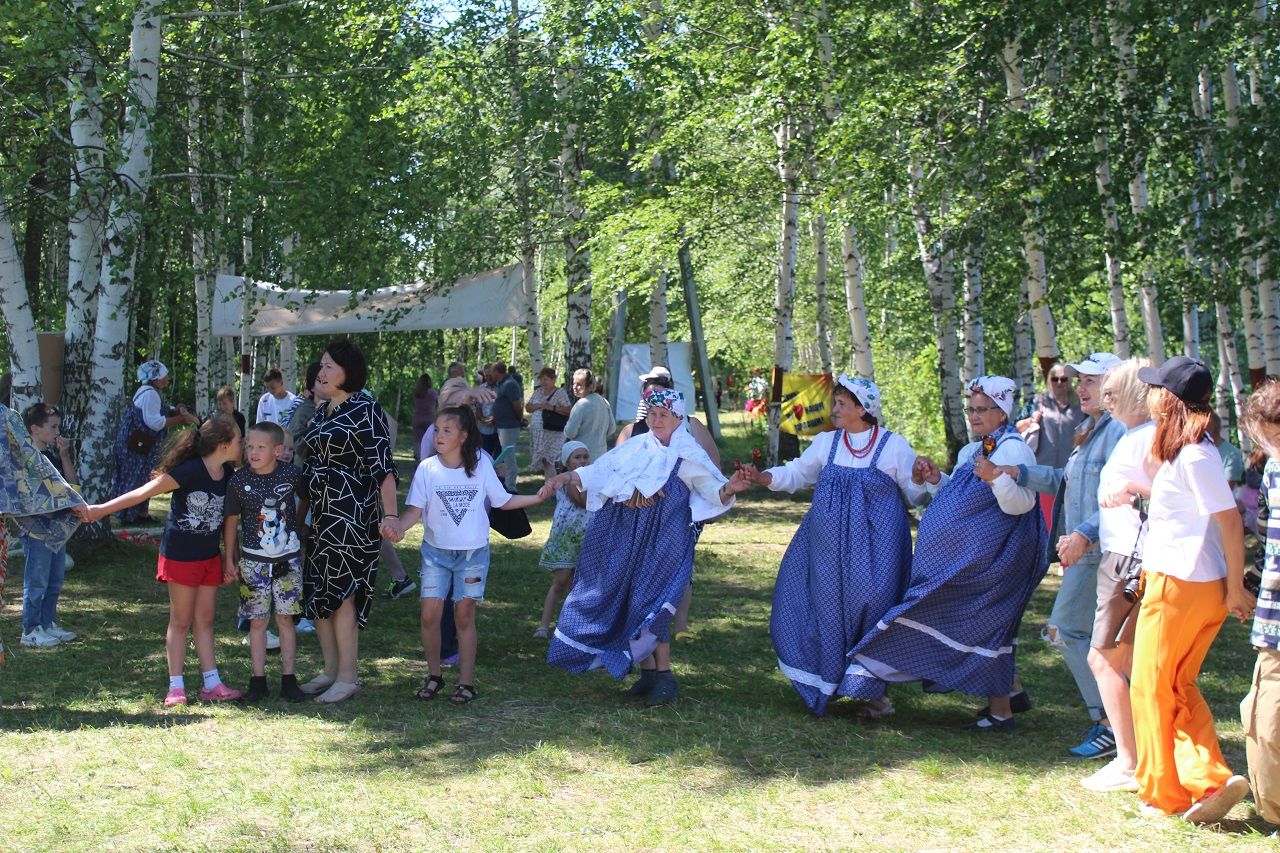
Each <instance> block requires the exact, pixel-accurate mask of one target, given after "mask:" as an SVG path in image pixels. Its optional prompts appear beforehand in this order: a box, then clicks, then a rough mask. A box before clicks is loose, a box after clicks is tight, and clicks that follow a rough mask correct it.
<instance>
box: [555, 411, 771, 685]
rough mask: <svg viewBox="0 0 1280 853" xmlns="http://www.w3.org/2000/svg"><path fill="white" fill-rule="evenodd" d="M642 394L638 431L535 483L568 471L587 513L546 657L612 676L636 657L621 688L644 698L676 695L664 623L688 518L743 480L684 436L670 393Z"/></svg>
mask: <svg viewBox="0 0 1280 853" xmlns="http://www.w3.org/2000/svg"><path fill="white" fill-rule="evenodd" d="M645 403H646V404H648V406H649V415H648V425H649V431H648V432H646V433H645V434H644V435H641V436H637V437H635V438H633V439H631V440H630V441H628V442H626V443H625V444H622V445H619V446H618V447H615V448H614V449H613V450H611V451H609V452H608V453H605V454H604V455H603V456H601V457H600V458H599V459H597V460H596V461H595V462H593V463H591V464H590V465H584V466H583V467H581V468H577V469H575V470H573V471H569V472H567V473H564V474H560V475H557V476H555V477H552V478H551V479H550V480H547V482H546V484H545V485H544V486H543V490H544V491H546V493H547V494H548V495H550V494H552V493H553V492H554V491H555V490H556V489H558V488H560V487H561V486H563V485H565V484H566V483H568V482H569V480H570V479H571V478H572V479H575V480H577V481H578V484H579V485H580V486H581V487H582V489H583V491H585V492H586V495H587V509H588V510H590V511H592V512H594V513H595V514H594V516H593V517H592V520H591V522H590V524H589V525H588V527H587V532H586V535H585V536H584V538H583V540H582V550H581V551H580V552H579V554H578V568H577V574H576V577H575V579H574V585H573V590H572V591H571V592H570V593H569V596H568V598H566V599H565V602H564V606H563V608H562V609H561V611H560V620H559V622H557V623H556V630H555V634H554V635H553V636H552V639H551V645H550V648H548V650H547V662H548V663H551V664H553V665H555V666H558V667H561V668H563V669H566V670H568V671H569V672H585V671H587V670H590V669H599V668H601V667H603V668H604V669H606V670H608V672H609V674H610V675H612V676H613V677H614V678H617V679H621V678H623V677H624V676H625V675H626V674H627V672H629V671H630V670H631V667H632V665H633V664H636V663H638V664H639V665H640V678H639V679H638V680H637V681H636V682H635V684H633V685H632V686H631V687H630V688H629V689H628V690H626V691H625V693H626V694H627V695H629V696H636V697H643V698H644V699H645V704H646V705H650V706H653V705H663V704H666V703H668V702H671V701H672V700H674V699H675V698H676V693H677V688H676V680H675V677H674V676H673V675H672V674H671V639H670V632H669V630H668V629H669V626H670V623H671V617H672V616H673V615H674V614H675V612H676V606H677V605H678V604H679V603H680V596H681V594H682V593H683V592H684V589H685V587H686V586H688V584H689V578H690V577H691V576H692V574H693V544H694V529H693V524H694V523H695V522H698V521H706V520H707V519H710V518H714V517H716V516H718V515H721V514H723V513H724V512H726V511H727V510H728V509H729V508H730V507H731V506H732V505H733V496H734V495H735V494H737V493H738V492H741V491H743V490H744V489H746V488H747V487H748V486H749V485H750V484H749V482H748V480H747V479H746V477H745V475H744V474H742V473H737V474H734V476H733V479H732V480H726V479H725V477H724V475H723V474H721V473H720V470H719V469H718V468H717V467H716V466H715V465H713V464H712V462H711V460H710V459H709V458H708V457H707V454H706V452H705V451H704V450H703V449H702V448H701V447H699V446H698V443H697V442H696V441H694V439H693V436H692V435H690V434H689V430H688V428H687V427H686V426H685V417H684V415H685V411H684V401H683V400H682V399H681V397H680V395H679V393H677V392H675V391H673V390H670V389H667V388H654V389H652V390H651V391H650V392H649V393H648V394H647V395H645Z"/></svg>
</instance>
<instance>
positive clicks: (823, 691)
mask: <svg viewBox="0 0 1280 853" xmlns="http://www.w3.org/2000/svg"><path fill="white" fill-rule="evenodd" d="M842 432H843V431H842ZM891 435H892V433H890V432H889V431H888V430H885V431H884V432H883V434H882V437H881V439H880V441H879V443H878V444H877V446H876V449H875V455H874V456H872V457H871V462H870V465H869V466H868V467H866V468H846V467H844V466H841V465H836V464H835V457H836V450H837V449H838V448H839V447H840V441H841V438H842V436H841V435H839V434H838V435H837V436H836V438H835V440H834V441H832V442H831V452H830V454H829V455H828V457H827V464H826V465H825V466H823V468H822V471H821V472H820V473H819V474H818V482H817V485H816V486H815V488H814V491H813V503H812V505H811V506H810V507H809V511H808V512H807V513H805V517H804V520H803V521H801V522H800V527H799V528H797V530H796V533H795V536H793V537H792V539H791V544H790V545H789V546H787V552H786V554H785V555H784V556H783V558H782V565H781V566H780V567H779V569H778V580H777V583H776V584H775V585H774V588H773V613H772V615H771V616H770V618H769V633H770V634H771V635H772V637H773V648H774V651H775V652H776V653H777V655H778V667H779V668H780V669H781V670H782V673H783V674H784V675H785V676H787V678H789V679H790V680H791V683H792V685H793V686H794V687H795V689H796V692H797V693H799V694H800V698H801V699H803V700H804V703H805V705H807V706H808V707H809V710H811V711H813V712H814V713H815V714H818V715H821V714H822V713H823V711H824V710H825V709H826V706H827V702H828V701H830V699H831V697H832V696H833V695H843V696H857V697H859V698H863V699H877V698H879V697H880V696H882V695H884V690H885V685H884V682H881V681H878V680H877V679H866V678H860V679H853V678H846V674H847V670H848V667H849V661H848V654H849V650H850V649H851V648H853V646H854V645H855V644H856V643H857V642H858V641H859V640H860V639H862V637H863V636H865V635H866V634H867V633H868V632H869V631H871V630H872V629H873V628H875V626H876V623H877V622H878V621H879V620H880V618H881V617H882V616H884V614H885V613H887V612H888V611H889V609H890V608H892V607H893V606H894V605H895V604H897V603H898V602H899V601H900V600H901V597H902V593H903V590H904V589H905V588H906V584H907V579H908V577H909V576H910V573H911V528H910V526H909V524H908V520H907V512H906V509H905V508H904V506H903V504H902V497H901V495H900V493H899V492H898V484H897V483H896V482H895V481H894V479H893V478H892V477H890V476H889V475H888V474H886V473H885V472H884V471H881V470H880V469H879V468H878V467H877V464H876V463H877V462H878V461H879V459H880V453H881V452H882V451H883V450H884V447H885V445H886V444H888V443H889V437H890V436H891Z"/></svg>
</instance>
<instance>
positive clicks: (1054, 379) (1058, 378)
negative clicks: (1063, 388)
mask: <svg viewBox="0 0 1280 853" xmlns="http://www.w3.org/2000/svg"><path fill="white" fill-rule="evenodd" d="M1049 381H1050V382H1052V383H1054V384H1056V385H1060V384H1062V383H1063V382H1070V381H1071V380H1070V379H1069V378H1067V377H1066V376H1051V377H1049Z"/></svg>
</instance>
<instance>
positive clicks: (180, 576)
mask: <svg viewBox="0 0 1280 853" xmlns="http://www.w3.org/2000/svg"><path fill="white" fill-rule="evenodd" d="M156 580H158V581H160V583H176V584H178V585H179V586H221V585H222V556H221V555H219V556H217V557H210V558H209V559H207V560H170V559H169V558H168V557H166V556H165V555H164V554H161V555H160V559H159V560H158V561H157V562H156Z"/></svg>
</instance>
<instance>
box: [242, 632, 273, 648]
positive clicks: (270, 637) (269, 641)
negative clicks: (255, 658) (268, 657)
mask: <svg viewBox="0 0 1280 853" xmlns="http://www.w3.org/2000/svg"><path fill="white" fill-rule="evenodd" d="M240 645H242V646H247V645H249V635H248V634H245V635H244V639H243V640H241V641H240ZM279 648H280V638H279V637H277V636H276V635H275V634H273V633H271V631H267V651H269V652H274V651H276V650H277V649H279Z"/></svg>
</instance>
